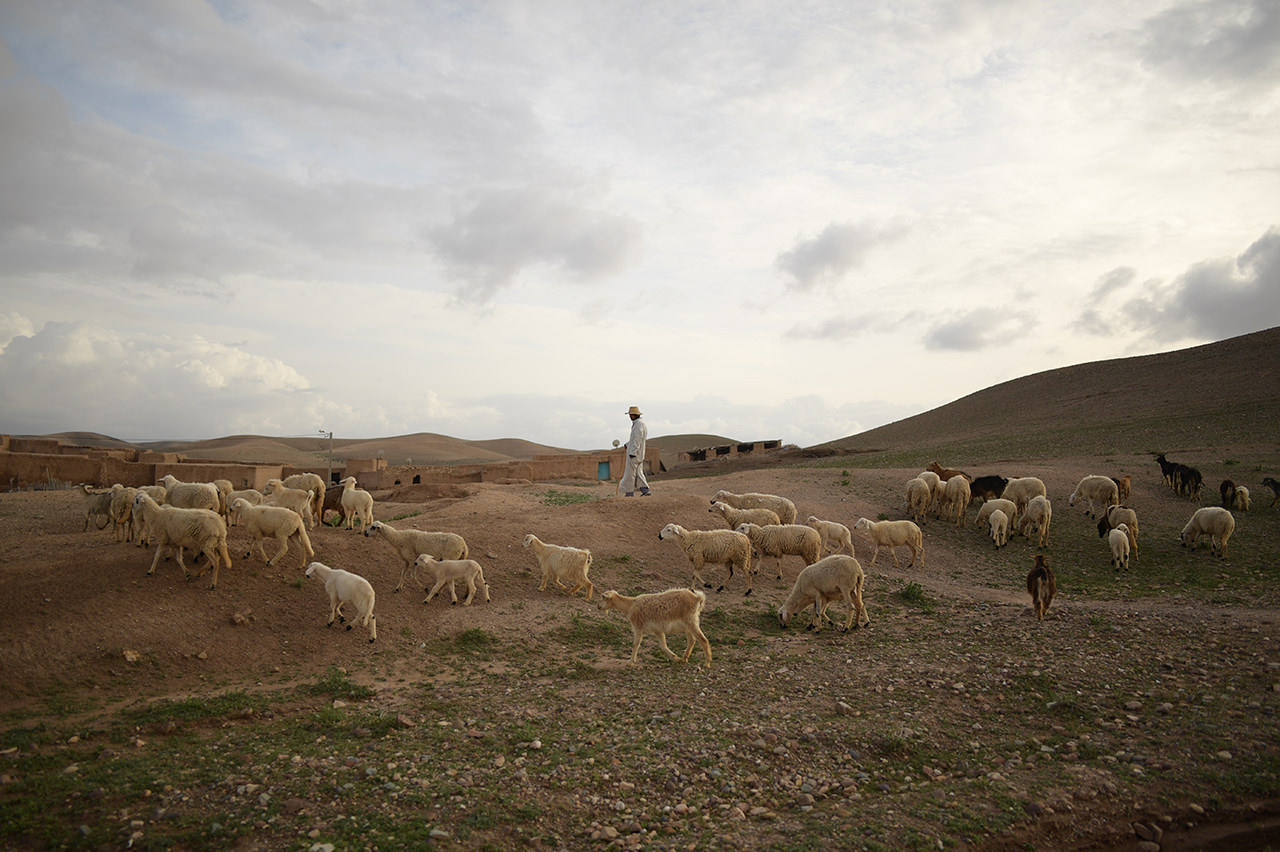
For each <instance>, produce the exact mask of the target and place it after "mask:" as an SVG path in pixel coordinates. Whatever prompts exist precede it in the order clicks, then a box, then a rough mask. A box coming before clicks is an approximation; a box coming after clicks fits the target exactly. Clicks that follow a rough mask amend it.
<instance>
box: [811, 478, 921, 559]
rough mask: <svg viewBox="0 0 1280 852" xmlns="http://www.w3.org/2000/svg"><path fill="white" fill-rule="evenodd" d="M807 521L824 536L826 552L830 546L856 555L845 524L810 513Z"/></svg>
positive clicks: (835, 549)
mask: <svg viewBox="0 0 1280 852" xmlns="http://www.w3.org/2000/svg"><path fill="white" fill-rule="evenodd" d="M921 484H923V483H921ZM805 523H806V524H807V525H809V526H811V527H813V528H814V529H815V530H817V531H818V535H819V536H821V537H822V549H823V551H824V552H825V551H826V550H827V549H828V548H830V549H831V552H832V553H844V551H845V548H848V550H849V555H850V556H853V555H854V554H853V536H852V535H851V534H850V533H849V528H848V527H846V526H845V525H844V524H841V523H837V522H836V521H824V520H822V519H821V518H819V517H818V516H817V515H810V516H809V517H808V519H807V520H805Z"/></svg>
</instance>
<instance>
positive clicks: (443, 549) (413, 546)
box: [364, 521, 471, 592]
mask: <svg viewBox="0 0 1280 852" xmlns="http://www.w3.org/2000/svg"><path fill="white" fill-rule="evenodd" d="M374 533H377V534H378V535H380V536H381V537H382V540H383V541H385V542H386V543H387V544H389V545H391V549H392V550H394V551H395V552H396V553H397V554H399V556H400V558H401V559H403V560H404V567H402V568H401V569H400V582H399V583H396V587H395V588H394V589H392V590H391V591H393V592H398V591H400V590H401V589H402V588H404V578H405V575H406V574H408V573H409V572H413V578H414V582H417V580H418V572H417V571H416V570H414V566H415V563H416V562H417V560H418V557H419V556H421V555H423V554H424V553H426V554H430V555H431V556H434V557H435V558H436V559H466V558H467V557H469V556H470V555H471V552H470V549H469V548H468V547H467V541H466V539H464V538H463V537H462V536H460V535H458V534H457V533H451V532H427V531H425V530H398V529H396V528H395V527H393V526H391V525H390V524H384V523H383V522H382V521H374V522H373V523H371V524H369V526H367V527H365V529H364V534H365V536H366V537H368V536H371V535H373V534H374Z"/></svg>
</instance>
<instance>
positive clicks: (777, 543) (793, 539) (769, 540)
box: [735, 524, 822, 580]
mask: <svg viewBox="0 0 1280 852" xmlns="http://www.w3.org/2000/svg"><path fill="white" fill-rule="evenodd" d="M735 529H736V531H737V532H740V533H742V534H744V535H745V536H746V537H747V538H749V539H750V540H751V546H752V547H753V548H754V549H755V552H754V553H753V556H754V555H758V556H760V557H761V560H762V561H763V558H764V557H766V556H772V557H773V558H774V559H775V560H776V561H777V566H778V579H779V580H781V579H782V557H784V556H799V557H800V558H801V559H803V560H804V564H805V565H812V564H813V563H815V562H817V561H818V559H820V558H821V557H822V536H821V534H819V533H818V531H817V530H815V529H814V528H813V527H809V526H805V525H803V524H768V525H766V526H760V525H759V524H739V525H738V526H737V527H735Z"/></svg>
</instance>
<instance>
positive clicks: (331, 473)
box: [320, 429, 333, 488]
mask: <svg viewBox="0 0 1280 852" xmlns="http://www.w3.org/2000/svg"><path fill="white" fill-rule="evenodd" d="M320 434H321V435H328V436H329V476H328V478H327V479H325V481H324V484H325V487H326V488H327V487H328V486H329V485H330V483H332V482H333V432H331V431H330V432H326V431H324V430H323V429H321V430H320Z"/></svg>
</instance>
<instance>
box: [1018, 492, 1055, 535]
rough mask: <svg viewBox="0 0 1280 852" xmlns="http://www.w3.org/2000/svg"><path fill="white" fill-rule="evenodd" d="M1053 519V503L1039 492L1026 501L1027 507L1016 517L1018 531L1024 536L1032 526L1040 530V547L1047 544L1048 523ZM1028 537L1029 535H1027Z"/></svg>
mask: <svg viewBox="0 0 1280 852" xmlns="http://www.w3.org/2000/svg"><path fill="white" fill-rule="evenodd" d="M1052 520H1053V505H1052V504H1051V503H1050V502H1049V498H1048V497H1045V496H1044V495H1043V494H1041V495H1040V496H1039V497H1033V498H1032V499H1031V502H1029V503H1027V509H1026V511H1025V512H1023V513H1022V517H1021V518H1019V519H1018V532H1020V533H1022V534H1023V535H1024V536H1025V535H1027V532H1028V530H1030V529H1031V528H1032V527H1033V526H1034V527H1035V528H1036V529H1038V530H1039V531H1040V541H1039V546H1040V547H1048V546H1049V523H1050V522H1051V521H1052ZM1027 537H1028V538H1030V536H1027Z"/></svg>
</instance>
